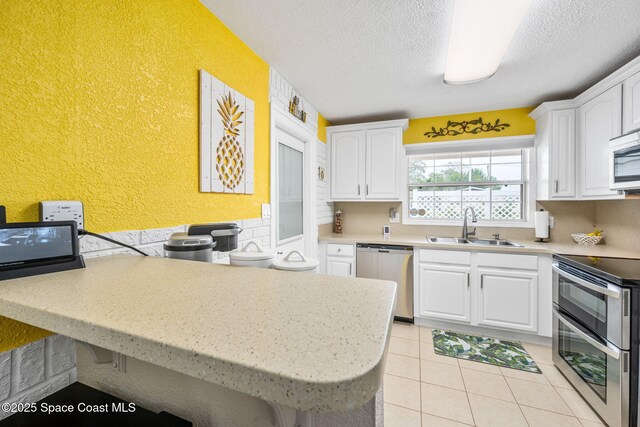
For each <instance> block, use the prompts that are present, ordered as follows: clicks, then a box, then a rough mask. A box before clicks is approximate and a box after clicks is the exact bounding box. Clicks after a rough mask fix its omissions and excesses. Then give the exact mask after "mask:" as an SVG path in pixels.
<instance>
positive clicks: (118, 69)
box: [0, 0, 269, 351]
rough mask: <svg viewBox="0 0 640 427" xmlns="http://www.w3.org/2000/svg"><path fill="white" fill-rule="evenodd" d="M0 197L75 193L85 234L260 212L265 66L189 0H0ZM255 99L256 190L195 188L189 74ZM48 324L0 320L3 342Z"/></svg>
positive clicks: (20, 340)
mask: <svg viewBox="0 0 640 427" xmlns="http://www.w3.org/2000/svg"><path fill="white" fill-rule="evenodd" d="M0 64H2V78H0V182H1V183H2V185H1V190H0V204H3V205H6V206H7V210H8V219H9V221H28V220H36V219H37V202H38V201H39V200H46V199H74V200H75V199H77V200H82V201H83V203H84V205H85V214H86V218H87V219H86V226H87V229H89V230H92V231H97V232H104V231H117V230H130V229H142V228H153V227H166V226H172V225H177V224H187V223H196V222H202V221H224V220H232V219H242V218H254V217H259V216H260V204H261V203H263V202H267V201H268V200H269V66H268V64H267V63H265V62H264V61H263V60H262V59H261V58H260V57H258V56H257V55H256V54H255V53H254V52H253V51H251V49H250V48H249V47H248V46H246V45H245V44H244V43H243V42H242V41H241V40H240V39H239V38H237V37H236V36H235V35H234V34H233V33H232V32H231V31H230V30H229V29H228V28H227V27H225V26H224V24H223V23H222V22H221V21H219V20H218V19H217V18H216V17H215V16H214V15H213V14H211V13H210V12H209V11H208V10H207V9H206V8H205V7H204V6H203V5H202V4H200V3H199V2H198V1H197V0H154V1H152V0H144V1H140V0H120V1H102V0H73V1H67V0H29V1H8V2H3V4H2V7H1V8H0ZM200 68H204V69H206V70H207V71H209V72H210V73H211V74H213V75H214V76H215V77H217V78H219V79H221V80H222V81H224V82H226V83H227V84H229V85H230V86H232V87H233V88H235V89H237V90H239V91H240V92H242V93H243V94H245V95H246V96H248V97H249V98H252V99H253V100H254V101H255V194H254V195H221V194H203V193H199V192H198V183H199V178H198V165H199V162H198V70H199V69H200ZM44 334H46V332H44V331H41V330H39V329H35V328H31V327H27V326H26V325H22V324H18V323H16V322H12V321H9V320H8V319H3V318H0V351H3V350H7V349H10V348H13V347H16V346H19V345H22V344H24V343H26V342H29V341H32V340H35V339H39V338H41V337H42V336H43V335H44Z"/></svg>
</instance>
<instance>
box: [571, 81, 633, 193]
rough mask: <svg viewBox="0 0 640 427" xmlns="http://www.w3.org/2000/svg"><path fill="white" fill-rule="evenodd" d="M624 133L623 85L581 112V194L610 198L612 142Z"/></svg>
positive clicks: (593, 100)
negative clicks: (610, 147) (610, 153)
mask: <svg viewBox="0 0 640 427" xmlns="http://www.w3.org/2000/svg"><path fill="white" fill-rule="evenodd" d="M621 132H622V85H621V84H619V85H617V86H614V87H612V88H611V89H609V90H608V91H606V92H604V93H603V94H601V95H598V96H597V97H595V98H594V99H592V100H591V101H589V102H587V103H586V104H584V105H583V106H581V107H580V108H579V109H578V148H579V164H578V170H579V175H578V177H579V179H578V181H579V185H580V187H579V188H580V191H579V193H580V194H579V195H580V196H582V197H593V198H599V197H604V198H607V196H608V197H611V196H616V195H618V192H617V191H612V190H610V189H609V140H610V139H611V138H613V137H616V136H620V135H621Z"/></svg>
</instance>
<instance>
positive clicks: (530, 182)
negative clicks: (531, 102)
mask: <svg viewBox="0 0 640 427" xmlns="http://www.w3.org/2000/svg"><path fill="white" fill-rule="evenodd" d="M533 139H534V135H525V136H521V137H503V138H485V139H477V140H467V141H453V142H440V143H428V144H410V145H413V146H414V147H411V148H409V149H407V146H405V150H406V151H407V153H406V155H405V156H404V159H403V161H402V206H403V209H402V224H405V225H424V226H429V225H434V226H461V225H462V218H460V219H418V218H411V217H409V182H408V181H409V158H410V157H411V156H413V155H419V154H420V152H419V151H420V149H421V147H426V146H427V145H428V146H429V147H428V152H429V154H431V153H434V152H438V153H459V152H465V151H466V152H469V151H497V150H508V149H512V148H516V147H518V148H521V149H522V155H523V167H524V174H523V175H524V189H523V192H524V196H523V198H522V201H523V203H525V206H523V212H522V213H523V219H522V220H508V221H478V222H476V223H473V227H478V228H482V227H494V228H495V227H501V228H534V227H535V225H534V222H533V213H534V212H535V208H536V187H535V186H536V177H535V170H536V168H535V159H536V156H535V151H534V150H535V148H534V147H533ZM436 144H437V147H436ZM434 150H437V151H434ZM410 151H413V153H412V152H410Z"/></svg>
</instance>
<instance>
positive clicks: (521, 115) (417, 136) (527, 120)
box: [403, 108, 536, 144]
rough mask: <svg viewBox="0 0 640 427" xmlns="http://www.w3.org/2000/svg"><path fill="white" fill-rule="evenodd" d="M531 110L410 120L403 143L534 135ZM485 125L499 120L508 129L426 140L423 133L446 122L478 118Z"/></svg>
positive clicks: (486, 112)
mask: <svg viewBox="0 0 640 427" xmlns="http://www.w3.org/2000/svg"><path fill="white" fill-rule="evenodd" d="M532 110H533V108H512V109H509V110H494V111H483V112H475V113H464V114H452V115H449V116H437V117H425V118H421V119H410V120H409V129H407V131H406V132H405V133H404V137H403V142H404V143H405V144H417V143H422V142H442V141H457V140H463V139H477V138H495V137H502V136H515V135H530V134H534V133H536V123H535V121H534V120H533V119H532V118H531V117H529V116H528V114H529V113H530V112H531V111H532ZM480 116H481V117H482V120H483V121H484V122H485V123H487V122H489V121H491V123H495V122H496V119H500V123H509V124H510V127H508V128H506V129H504V130H503V131H501V132H484V133H479V134H468V133H464V134H461V135H457V136H442V137H437V138H427V137H426V136H425V135H424V133H425V132H429V131H431V128H432V127H435V128H436V130H439V129H440V128H443V127H446V126H447V121H448V120H451V121H457V122H460V121H463V120H466V121H468V120H474V119H477V118H478V117H480Z"/></svg>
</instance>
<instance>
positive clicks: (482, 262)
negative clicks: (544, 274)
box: [478, 252, 538, 270]
mask: <svg viewBox="0 0 640 427" xmlns="http://www.w3.org/2000/svg"><path fill="white" fill-rule="evenodd" d="M478 267H499V268H515V269H520V270H537V269H538V257H537V256H536V255H524V254H504V253H491V252H479V253H478Z"/></svg>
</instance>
